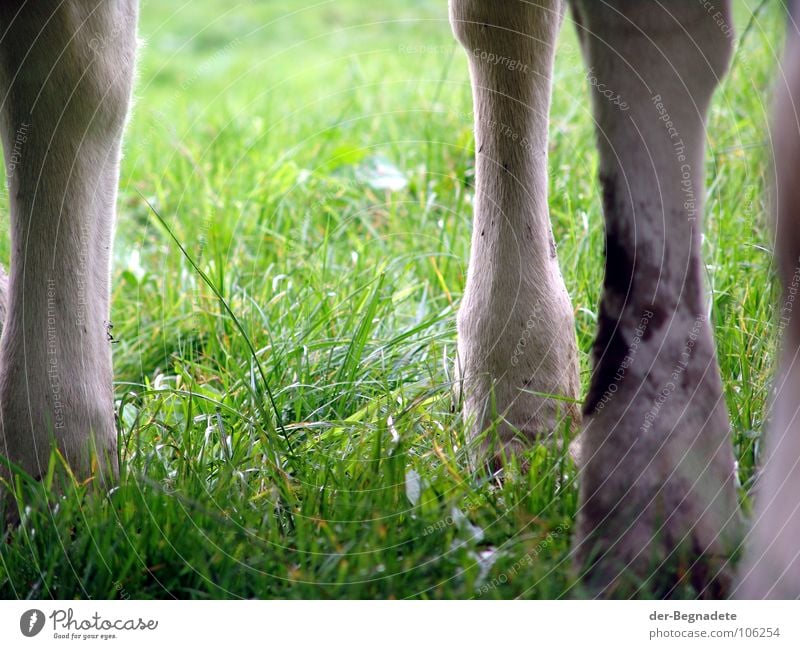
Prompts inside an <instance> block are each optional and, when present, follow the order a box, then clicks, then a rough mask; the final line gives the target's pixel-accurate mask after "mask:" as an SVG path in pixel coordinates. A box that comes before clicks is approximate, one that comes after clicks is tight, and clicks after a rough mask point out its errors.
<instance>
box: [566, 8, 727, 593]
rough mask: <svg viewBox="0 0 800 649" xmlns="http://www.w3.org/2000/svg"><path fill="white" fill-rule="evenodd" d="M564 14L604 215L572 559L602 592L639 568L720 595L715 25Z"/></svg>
mask: <svg viewBox="0 0 800 649" xmlns="http://www.w3.org/2000/svg"><path fill="white" fill-rule="evenodd" d="M719 5H720V9H724V12H723V13H724V17H725V20H726V21H728V22H727V25H730V13H729V12H728V9H729V8H728V7H727V6H726V4H725V3H722V2H720V3H719ZM575 10H576V19H577V23H578V29H579V31H580V33H581V40H582V44H583V48H584V53H585V56H586V59H587V63H588V65H589V67H590V68H591V69H592V76H593V77H594V78H596V79H597V83H598V84H604V85H602V86H600V85H597V86H594V87H593V88H592V90H591V92H592V95H593V104H594V112H595V117H596V122H597V139H598V145H599V150H600V180H601V184H602V191H603V202H604V206H603V207H604V214H605V223H606V272H605V280H604V286H603V294H602V299H601V304H600V313H599V318H598V319H599V323H598V327H599V328H598V334H597V339H596V341H595V346H594V371H593V375H592V381H591V388H590V391H589V394H588V396H587V399H586V402H585V404H584V432H583V435H582V444H583V445H582V449H581V459H582V463H583V466H582V470H581V476H580V479H581V485H580V510H579V515H578V524H577V534H576V539H575V544H576V545H575V549H576V556H577V559H578V564H579V566H580V568H581V570H582V571H583V572H582V575H583V577H584V581H585V583H586V584H587V585H588V587H589V588H590V589H591V590H593V591H594V592H598V593H603V594H605V595H611V596H613V595H615V594H616V595H622V594H624V593H627V592H631V591H635V589H636V588H637V587H638V586H640V585H642V584H643V582H644V580H649V582H648V585H647V587H646V590H645V592H659V593H661V594H663V595H669V594H671V593H672V592H674V590H673V589H674V587H675V586H676V585H678V583H679V582H681V580H683V579H685V580H687V581H689V582H691V584H692V585H693V586H694V587H695V588H697V589H698V590H699V591H701V592H702V593H703V594H704V595H707V596H709V595H720V594H722V593H723V592H725V591H726V589H727V588H728V587H729V585H730V570H729V567H728V557H729V556H730V552H731V551H733V550H734V549H735V548H736V545H737V543H738V540H739V538H738V518H739V516H738V511H737V497H736V476H735V464H734V457H733V452H732V445H731V439H730V432H729V423H728V416H727V412H726V408H725V402H724V400H723V397H722V389H721V381H720V376H719V370H718V366H717V362H716V356H715V349H714V342H713V338H712V333H711V329H710V327H709V324H708V322H707V318H706V301H705V298H704V288H703V271H702V262H701V257H700V237H701V232H702V225H701V222H702V203H703V195H704V192H705V190H704V172H703V162H704V144H705V130H704V126H705V124H704V122H705V115H706V111H707V108H708V105H709V102H710V99H711V95H712V93H713V91H714V89H715V88H716V86H717V83H718V81H719V78H720V77H721V76H722V75H723V74H724V73H725V71H726V68H727V65H728V61H729V58H730V53H731V42H730V38H729V37H730V32H729V31H726V28H725V26H722V27H721V26H720V25H719V24H718V23H717V21H716V20H715V19H714V18H713V17H712V16H711V15H710V14H709V13H708V12H707V10H706V8H704V6H703V5H702V3H696V2H694V3H691V2H682V1H681V2H676V3H672V2H670V3H664V2H656V1H655V0H645V1H642V0H607V1H606V2H596V1H595V0H576V2H575ZM601 90H602V91H603V92H606V93H607V90H611V91H612V94H613V97H614V100H613V101H612V100H610V99H609V98H608V97H607V94H603V93H601V92H600V91H601Z"/></svg>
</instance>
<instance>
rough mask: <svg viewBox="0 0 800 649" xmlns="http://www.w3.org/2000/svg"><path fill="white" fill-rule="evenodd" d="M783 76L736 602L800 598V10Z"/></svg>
mask: <svg viewBox="0 0 800 649" xmlns="http://www.w3.org/2000/svg"><path fill="white" fill-rule="evenodd" d="M794 5H795V8H794V11H793V14H794V20H795V22H794V23H790V28H789V34H788V37H787V43H786V52H785V56H784V64H783V68H782V75H781V76H779V78H778V82H777V84H776V94H777V96H776V100H775V117H774V124H773V138H772V141H773V143H774V149H775V196H774V201H775V209H776V216H777V222H776V235H777V236H776V238H775V248H776V254H777V266H778V271H779V275H780V278H781V282H782V284H783V300H782V303H781V307H780V310H779V317H780V320H779V329H781V330H782V333H783V341H782V346H783V349H782V354H781V362H780V371H779V372H778V375H777V377H776V381H775V390H774V396H773V404H772V416H771V418H770V425H769V431H768V437H767V451H766V455H765V461H764V463H763V466H762V468H761V475H760V476H759V480H758V482H757V485H758V488H757V493H756V508H755V513H754V516H753V529H752V531H751V532H750V538H749V542H748V544H747V546H748V547H747V552H746V555H745V560H744V562H743V565H742V568H741V572H740V577H741V583H740V587H739V588H737V591H736V595H737V596H740V597H745V598H747V599H756V598H759V599H760V598H765V597H771V598H778V599H796V598H800V541H798V539H800V400H798V395H800V315H798V314H797V313H796V311H797V309H800V299H799V298H798V288H800V187H798V184H797V173H798V169H800V119H798V113H797V106H798V105H800V34H798V31H797V29H798V28H797V25H798V23H797V20H798V19H800V3H798V2H795V3H794Z"/></svg>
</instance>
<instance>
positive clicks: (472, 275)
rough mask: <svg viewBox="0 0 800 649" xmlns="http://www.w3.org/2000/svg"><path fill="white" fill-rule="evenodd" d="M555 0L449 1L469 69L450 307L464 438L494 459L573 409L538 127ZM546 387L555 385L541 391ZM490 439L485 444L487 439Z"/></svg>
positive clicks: (565, 319) (568, 313) (568, 325)
mask: <svg viewBox="0 0 800 649" xmlns="http://www.w3.org/2000/svg"><path fill="white" fill-rule="evenodd" d="M562 18H563V5H562V2H561V1H560V0H536V1H534V2H523V1H522V0H508V1H506V2H495V1H493V0H450V20H451V24H452V26H453V31H454V33H455V35H456V37H457V39H458V40H459V41H460V42H461V44H462V45H463V46H464V48H465V50H466V52H467V57H468V59H469V68H470V73H471V78H472V90H473V103H474V118H475V148H476V189H475V212H474V221H473V232H472V250H471V257H470V264H469V271H468V274H467V284H466V289H465V292H464V297H463V299H462V303H461V308H460V310H459V313H458V356H459V359H458V363H459V374H460V376H461V378H462V381H463V382H462V385H463V389H464V399H465V415H466V418H467V421H468V422H469V425H470V430H471V437H472V438H473V439H474V438H476V437H477V436H478V435H479V434H480V433H481V431H484V430H485V429H486V428H487V426H488V425H489V424H491V423H492V422H496V423H497V428H496V430H497V431H498V433H499V436H498V438H497V439H499V441H500V444H499V445H495V444H494V441H492V440H490V439H489V436H487V437H486V438H485V439H484V442H483V451H484V453H483V454H484V455H486V454H487V453H489V452H491V453H492V454H494V456H495V457H496V458H497V459H500V458H501V457H502V455H503V454H504V453H505V452H506V451H508V450H513V449H514V448H515V447H517V446H520V445H523V446H524V445H526V444H529V443H530V442H531V441H532V440H533V439H535V438H537V437H538V436H542V435H544V436H546V435H549V434H550V433H551V432H552V431H553V430H554V429H556V428H557V427H559V425H560V423H561V421H562V420H563V418H564V417H565V416H571V417H572V419H573V420H577V419H578V417H579V413H578V412H577V409H576V407H575V406H574V405H573V403H571V402H570V401H569V400H567V401H565V400H563V397H568V398H571V399H575V398H576V397H577V394H578V390H579V385H578V370H577V353H576V342H575V332H574V320H573V312H572V307H571V304H570V300H569V296H568V295H567V292H566V289H565V287H564V282H563V280H562V278H561V273H560V271H559V267H558V260H557V258H556V251H555V245H554V241H553V236H552V233H551V230H550V220H549V214H548V207H547V126H548V117H549V110H550V90H551V74H552V66H553V55H554V46H555V41H556V36H557V34H558V30H559V27H560V25H561V22H562ZM546 395H555V396H556V397H562V398H561V399H559V398H552V397H550V396H546ZM490 445H491V447H492V448H491V449H489V448H487V447H488V446H490Z"/></svg>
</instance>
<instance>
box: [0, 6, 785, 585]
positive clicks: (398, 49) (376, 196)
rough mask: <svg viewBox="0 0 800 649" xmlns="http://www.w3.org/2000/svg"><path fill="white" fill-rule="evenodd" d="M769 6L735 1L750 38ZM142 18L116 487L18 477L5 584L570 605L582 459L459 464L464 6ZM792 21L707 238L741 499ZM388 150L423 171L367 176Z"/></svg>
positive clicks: (585, 255) (570, 44) (721, 120)
mask: <svg viewBox="0 0 800 649" xmlns="http://www.w3.org/2000/svg"><path fill="white" fill-rule="evenodd" d="M757 4H760V3H758V2H756V0H740V1H739V2H737V6H736V12H737V14H736V19H737V24H738V25H739V26H740V28H741V27H743V26H744V25H746V24H747V23H748V20H749V18H750V15H751V11H752V9H753V8H754V7H755V6H756V5H757ZM774 4H775V5H777V4H778V3H774ZM141 33H142V36H143V38H144V40H145V44H144V46H143V48H142V51H141V55H140V65H139V81H138V86H137V93H136V94H137V101H136V106H135V110H134V113H133V116H132V118H131V122H130V125H129V127H128V133H127V141H126V145H125V158H124V164H123V173H122V182H121V193H120V200H119V206H120V209H119V222H118V228H117V242H116V246H115V264H114V271H113V279H114V281H113V287H114V288H113V321H114V330H113V333H114V336H115V338H116V339H117V344H116V345H115V371H116V395H117V414H118V421H119V429H120V434H121V435H122V440H123V444H122V446H123V450H122V454H123V460H124V461H123V476H122V484H121V486H120V487H119V488H118V489H116V490H114V491H113V492H112V493H111V494H110V495H109V496H108V497H107V498H103V497H85V498H84V497H82V494H83V491H84V488H83V487H80V488H76V489H75V490H74V491H73V492H70V493H69V494H67V495H66V496H65V497H57V496H55V495H53V494H51V493H49V492H47V491H46V490H42V489H36V488H32V487H31V488H26V489H24V490H23V491H24V493H25V494H27V495H26V498H28V499H29V509H28V510H27V513H26V515H25V517H24V520H23V524H22V525H21V526H20V527H19V528H17V529H16V530H15V531H10V532H8V534H7V537H6V540H5V542H4V543H2V547H0V596H3V597H58V598H72V597H93V598H114V597H131V598H148V597H153V598H164V597H180V598H186V597H197V598H210V597H213V598H219V597H264V598H269V597H285V598H317V597H323V598H327V597H350V598H386V597H396V598H402V597H424V598H472V597H479V598H510V597H530V598H555V597H563V596H575V595H580V590H579V589H576V588H574V587H573V575H572V574H571V572H570V568H569V560H568V550H569V542H570V536H571V532H572V527H573V523H574V513H575V510H576V503H577V490H576V485H575V480H574V478H575V470H574V468H573V467H572V465H571V463H570V462H569V461H568V460H567V459H565V458H564V457H563V455H562V454H560V453H558V452H556V451H554V450H548V449H546V448H535V449H532V450H531V451H530V452H529V453H528V457H527V458H526V459H528V460H529V461H530V464H531V467H532V470H531V471H530V472H528V473H525V472H522V471H519V470H515V468H514V467H509V468H508V469H507V472H506V473H507V476H506V479H505V480H503V481H498V480H490V479H489V478H488V477H487V476H486V475H485V474H483V473H482V472H479V471H470V469H469V467H468V463H467V461H466V458H465V454H464V446H465V444H464V442H465V440H464V427H463V424H462V422H461V420H460V418H459V415H458V410H459V404H458V396H457V394H455V393H454V391H453V390H451V374H450V368H451V367H452V364H453V357H454V349H455V312H456V309H457V307H458V303H459V298H460V296H461V292H462V290H463V286H464V280H465V270H466V266H465V264H466V261H467V257H468V250H469V235H470V227H471V226H470V219H471V203H470V199H471V192H472V189H471V186H470V183H469V179H470V178H471V175H472V160H473V150H472V145H473V143H472V134H471V122H470V120H469V118H468V117H467V115H468V114H469V113H470V111H471V105H470V90H469V85H468V78H467V73H466V62H465V56H464V54H463V53H462V52H461V51H459V50H458V49H456V48H455V47H454V45H453V41H452V37H451V35H450V31H449V26H448V24H447V15H446V3H445V2H444V1H443V0H442V1H438V0H437V1H433V0H402V1H400V0H393V1H392V2H388V3H364V2H363V0H337V1H336V2H331V1H328V2H321V3H317V4H312V3H310V2H309V3H306V2H303V1H302V0H293V2H289V3H286V2H282V3H277V2H266V1H264V2H257V1H253V2H248V3H245V2H243V3H241V4H240V5H237V4H231V3H228V2H223V1H222V0H203V1H202V2H196V1H195V2H188V1H186V2H182V1H179V0H169V1H166V0H163V1H159V2H146V3H144V6H143V9H142V20H141ZM781 33H782V18H781V10H780V8H779V7H778V6H773V4H772V3H770V6H768V7H767V8H765V9H764V10H763V12H762V13H761V14H760V15H759V17H758V19H757V21H756V22H755V23H754V25H753V28H752V29H751V30H750V31H749V32H748V33H747V35H746V38H745V40H744V42H743V45H742V46H741V48H740V49H739V51H738V54H737V58H736V62H735V64H734V68H733V71H732V74H731V76H730V78H729V79H728V81H726V83H725V85H724V86H723V87H722V88H721V90H720V92H719V93H718V95H717V96H716V100H715V103H714V106H713V110H712V113H711V118H710V125H709V165H708V183H707V186H708V187H709V188H710V189H709V200H708V209H707V218H706V238H705V243H704V252H705V255H706V257H705V258H706V262H707V278H708V284H709V286H710V288H711V291H712V292H711V298H710V300H711V302H710V308H711V313H712V322H713V323H714V326H715V331H716V336H717V345H718V351H719V358H720V363H721V367H722V374H723V379H724V383H725V396H726V400H727V403H728V406H729V408H730V411H731V420H732V425H733V436H734V442H735V445H736V452H737V455H738V458H739V462H740V464H739V467H740V475H741V480H742V483H743V489H742V495H743V501H744V502H745V503H746V496H745V494H746V488H747V487H748V486H749V485H750V481H751V479H752V475H753V465H754V461H755V458H756V456H757V453H758V445H759V439H760V431H761V430H762V427H763V419H764V410H765V400H766V397H767V393H768V386H769V379H770V375H771V372H772V370H773V366H774V357H775V354H774V348H775V326H774V322H773V320H774V319H773V304H774V303H775V297H776V291H775V288H774V287H775V282H774V279H773V273H772V267H771V248H772V245H771V240H770V233H769V227H768V219H767V209H766V205H765V184H766V180H765V179H766V169H767V162H768V148H767V131H766V124H767V107H766V105H765V104H766V102H765V99H764V98H765V97H766V96H768V90H769V87H770V78H771V74H772V71H773V68H774V66H775V61H776V58H777V55H778V52H777V50H778V48H779V45H780V42H781V36H780V35H781ZM740 34H741V31H740ZM560 50H561V51H560V55H559V58H558V64H557V69H556V73H555V97H554V109H553V118H552V125H551V133H552V143H551V158H550V169H551V172H552V173H551V199H550V206H551V214H552V219H553V224H554V230H555V236H556V238H557V241H558V247H559V255H560V259H561V264H562V268H563V273H564V276H565V280H566V283H567V287H568V289H569V292H570V294H571V296H572V299H573V303H574V306H575V313H576V319H577V334H578V341H579V346H580V350H581V354H582V359H581V362H582V375H583V380H584V387H585V384H586V382H587V379H588V372H589V364H588V355H587V354H588V351H589V349H590V347H591V342H592V337H593V333H594V326H595V321H596V317H597V302H598V298H599V288H600V286H601V284H602V273H603V267H602V255H603V246H602V217H601V212H600V201H599V196H598V190H597V185H596V182H595V178H596V170H597V158H596V154H595V152H594V147H593V132H592V122H591V118H590V111H589V108H588V104H589V100H588V89H587V84H586V82H585V77H584V73H583V70H582V66H581V63H580V59H579V55H578V48H577V46H576V42H575V37H574V33H573V31H572V30H571V29H569V28H567V29H565V30H564V32H563V35H562V39H561V43H560ZM377 161H385V162H388V163H390V164H391V165H392V166H393V167H395V168H396V169H398V170H400V171H401V172H402V174H403V175H404V176H405V177H406V178H407V180H408V184H407V186H406V187H404V188H402V189H399V190H395V191H388V190H383V189H375V188H373V187H372V186H371V185H370V183H369V182H368V180H369V178H368V176H369V173H370V170H371V169H373V168H374V167H375V165H376V164H377ZM3 201H4V205H3V208H5V207H6V199H5V197H3ZM148 203H150V204H152V206H153V207H154V208H155V210H156V211H157V212H158V214H160V215H161V217H163V220H164V223H165V224H166V227H165V225H164V224H162V223H161V222H160V221H159V219H158V218H156V216H155V214H154V211H153V210H151V208H150V206H149V205H148ZM172 234H174V237H175V238H176V239H177V241H178V242H180V245H181V246H182V247H183V248H184V249H185V251H186V254H183V252H182V251H181V249H180V247H179V246H178V245H177V244H176V241H175V240H173V238H172ZM7 248H8V245H7V242H5V241H4V242H3V252H7ZM200 271H202V275H201V272H200ZM203 276H205V277H206V278H207V280H208V282H206V281H205V280H204V279H203ZM212 287H213V289H212ZM270 394H271V395H272V398H273V399H274V408H273V403H272V402H271V400H270V397H269V395H270ZM56 505H57V507H56ZM683 594H684V595H685V596H691V595H692V593H691V592H688V591H687V592H686V593H683ZM641 595H642V596H646V595H647V593H646V592H643V593H641Z"/></svg>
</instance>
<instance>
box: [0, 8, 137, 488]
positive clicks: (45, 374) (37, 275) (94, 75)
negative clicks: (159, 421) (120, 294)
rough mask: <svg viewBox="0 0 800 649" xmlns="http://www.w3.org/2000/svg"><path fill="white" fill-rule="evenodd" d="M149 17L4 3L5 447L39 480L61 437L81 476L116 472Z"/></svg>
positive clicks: (0, 75)
mask: <svg viewBox="0 0 800 649" xmlns="http://www.w3.org/2000/svg"><path fill="white" fill-rule="evenodd" d="M136 13H137V9H136V3H135V2H134V1H133V0H64V1H63V2H57V3H49V2H27V1H25V0H5V1H4V2H3V3H2V4H0V34H2V39H0V91H1V92H2V95H0V96H2V104H0V129H1V130H2V138H3V148H4V153H5V160H6V168H7V176H8V188H9V197H10V205H11V245H12V258H11V269H10V275H9V287H8V304H7V307H8V309H7V317H6V322H5V325H4V327H3V333H2V340H0V424H1V427H0V454H2V455H5V456H6V457H7V458H8V459H10V460H11V461H12V462H13V463H16V464H17V465H20V466H21V467H22V468H23V469H25V471H27V472H28V473H29V474H31V475H33V476H34V477H39V476H41V475H43V474H44V473H45V472H46V470H47V464H48V460H49V457H50V453H51V450H52V448H53V445H55V446H56V447H57V448H58V450H59V451H60V452H61V453H62V454H63V455H64V457H65V458H66V460H67V461H68V463H69V465H70V467H71V468H72V470H73V471H74V472H75V474H76V475H77V476H78V477H80V478H85V477H87V476H88V475H89V474H90V473H93V471H94V469H95V468H99V469H100V474H101V475H104V476H105V477H110V478H113V476H114V475H115V474H116V472H117V450H116V446H117V444H116V432H115V426H114V410H113V408H114V404H113V391H112V370H111V348H110V344H109V340H108V336H107V322H108V317H109V316H108V303H109V263H110V250H111V239H112V230H113V220H114V210H115V200H116V191H117V181H118V173H119V171H118V170H119V157H120V138H121V135H122V129H123V125H124V122H125V117H126V114H127V109H128V103H129V97H130V88H131V81H132V76H133V68H134V53H135V29H136ZM4 474H5V475H6V476H7V472H6V471H5V470H4Z"/></svg>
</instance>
